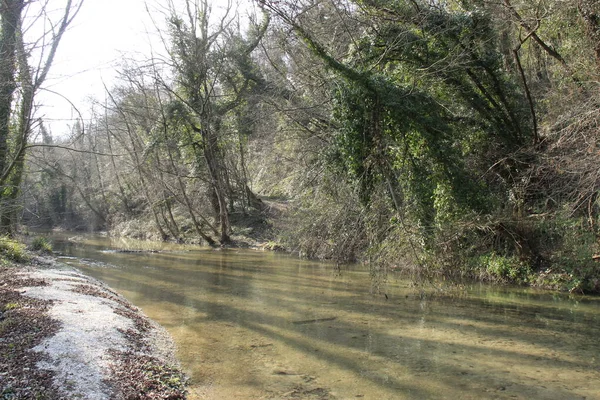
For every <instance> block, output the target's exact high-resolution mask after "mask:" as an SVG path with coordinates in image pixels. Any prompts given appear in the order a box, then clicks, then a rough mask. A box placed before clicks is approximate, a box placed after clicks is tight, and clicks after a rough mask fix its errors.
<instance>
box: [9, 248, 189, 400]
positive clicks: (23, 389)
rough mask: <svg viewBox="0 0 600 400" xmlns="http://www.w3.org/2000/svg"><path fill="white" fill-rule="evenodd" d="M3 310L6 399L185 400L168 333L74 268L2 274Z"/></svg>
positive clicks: (15, 269) (40, 265) (14, 268)
mask: <svg viewBox="0 0 600 400" xmlns="http://www.w3.org/2000/svg"><path fill="white" fill-rule="evenodd" d="M0 311H1V312H2V313H1V314H0V354H2V356H3V357H2V359H3V361H2V362H0V397H2V398H5V399H25V398H47V399H75V398H78V399H89V400H113V399H115V400H118V399H184V398H185V393H184V377H183V375H182V374H181V372H180V371H179V368H178V367H177V362H176V360H175V357H174V345H173V342H172V340H171V338H170V337H169V335H168V334H167V332H166V331H165V330H164V329H163V328H162V327H161V326H159V325H158V324H156V323H155V322H153V321H151V320H150V319H148V318H147V317H146V316H145V315H144V314H143V313H142V312H141V311H140V310H139V309H138V308H137V307H135V306H133V305H131V304H130V303H129V302H128V301H127V300H125V299H124V298H123V297H121V296H120V295H118V294H117V293H115V292H113V291H112V290H110V288H108V287H106V285H104V284H102V283H101V282H99V281H97V280H95V279H93V278H90V277H87V276H85V275H83V274H81V273H79V272H77V271H75V270H73V269H71V268H70V267H66V266H64V265H61V264H58V263H56V262H54V261H53V260H51V259H48V258H40V257H38V258H36V259H35V260H34V262H33V263H31V265H28V266H22V265H11V266H3V267H0ZM28 327H29V328H32V329H28ZM20 330H21V331H23V332H22V333H21V334H18V331H20ZM15 333H17V335H16V334H15ZM5 360H6V361H5ZM34 396H36V397H34Z"/></svg>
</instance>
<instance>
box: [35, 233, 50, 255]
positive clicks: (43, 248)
mask: <svg viewBox="0 0 600 400" xmlns="http://www.w3.org/2000/svg"><path fill="white" fill-rule="evenodd" d="M30 248H31V250H33V251H38V252H40V253H52V244H51V243H50V241H49V240H48V238H46V237H44V236H38V237H36V238H34V239H33V241H32V242H31V245H30Z"/></svg>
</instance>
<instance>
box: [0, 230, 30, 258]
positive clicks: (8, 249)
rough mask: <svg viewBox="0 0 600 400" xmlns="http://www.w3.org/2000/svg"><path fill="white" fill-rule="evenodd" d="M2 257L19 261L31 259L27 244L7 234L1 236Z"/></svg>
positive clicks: (0, 253)
mask: <svg viewBox="0 0 600 400" xmlns="http://www.w3.org/2000/svg"><path fill="white" fill-rule="evenodd" d="M0 257H1V258H4V259H7V260H9V261H14V262H18V263H23V262H26V261H28V260H29V256H28V255H27V251H26V248H25V245H24V244H23V243H20V242H18V241H16V240H14V239H11V238H9V237H7V236H0Z"/></svg>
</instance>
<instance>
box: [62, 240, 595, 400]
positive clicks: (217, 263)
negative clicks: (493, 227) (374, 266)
mask: <svg viewBox="0 0 600 400" xmlns="http://www.w3.org/2000/svg"><path fill="white" fill-rule="evenodd" d="M54 245H55V249H57V250H58V251H62V252H63V253H64V254H65V255H67V256H71V257H77V259H75V258H68V257H65V258H63V261H65V262H68V263H71V264H73V265H76V266H77V267H78V268H80V269H82V270H83V271H84V272H85V273H87V274H89V275H91V276H94V277H96V278H99V279H101V280H102V281H104V282H106V283H107V284H108V285H110V286H111V287H112V288H113V289H115V290H117V291H119V292H120V293H121V294H123V295H124V296H125V297H126V298H128V299H129V300H130V301H131V302H132V303H134V304H135V305H137V306H138V307H140V308H142V310H143V311H144V312H145V313H146V314H147V315H148V316H149V317H150V318H152V319H154V320H155V321H157V322H159V323H160V324H161V325H163V326H164V327H165V328H166V329H167V330H168V331H169V332H170V333H171V335H172V336H173V338H174V339H175V342H176V344H177V347H178V357H179V359H180V360H181V363H182V365H183V367H184V369H185V370H186V372H187V373H188V375H189V376H190V377H191V387H190V399H192V400H194V399H373V400H380V399H600V360H599V356H600V332H599V329H598V328H599V327H600V299H599V298H597V297H585V296H568V295H562V294H553V293H547V292H535V291H532V290H525V289H514V288H513V289H498V288H491V287H486V286H475V287H472V288H469V289H468V290H466V291H464V292H460V293H456V292H452V293H445V294H444V293H442V294H440V293H438V294H436V295H435V296H430V295H429V296H421V295H420V293H419V292H418V291H416V290H414V289H412V288H411V287H410V285H409V284H408V282H405V281H402V280H397V279H395V278H394V277H393V276H392V277H390V279H389V282H388V283H387V284H386V285H385V287H384V288H383V291H384V292H385V295H383V294H372V293H371V292H372V290H371V280H370V276H369V272H368V271H367V270H366V269H365V268H363V267H360V266H350V267H344V268H341V269H336V268H334V267H333V266H331V265H329V264H325V263H318V262H312V261H306V260H299V259H296V258H294V257H291V256H286V255H280V254H275V253H268V252H260V251H253V250H223V251H215V250H212V249H204V248H197V247H185V246H177V245H172V244H171V245H168V244H152V243H146V242H136V241H131V240H129V241H125V240H111V239H109V238H102V237H99V236H79V237H77V238H75V239H74V240H71V241H70V240H68V239H67V237H66V236H64V237H56V238H55V242H54ZM115 249H130V250H132V249H135V250H142V249H144V250H161V252H158V253H150V252H131V253H122V252H115V251H114V250H115ZM81 258H83V260H82V259H81Z"/></svg>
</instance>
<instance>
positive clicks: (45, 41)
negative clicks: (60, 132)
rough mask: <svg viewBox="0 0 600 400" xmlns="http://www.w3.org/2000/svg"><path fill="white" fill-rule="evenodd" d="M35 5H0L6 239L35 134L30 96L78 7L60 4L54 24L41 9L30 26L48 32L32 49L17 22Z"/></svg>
mask: <svg viewBox="0 0 600 400" xmlns="http://www.w3.org/2000/svg"><path fill="white" fill-rule="evenodd" d="M35 5H36V3H25V2H24V1H22V0H3V1H2V2H1V3H0V21H1V29H2V31H1V32H0V57H1V60H0V190H1V192H0V205H1V207H2V208H1V209H0V231H1V232H3V233H11V232H12V231H13V229H14V225H15V222H16V221H15V217H16V212H17V204H16V200H17V197H18V194H19V189H20V186H21V182H22V179H23V172H24V166H25V153H26V150H27V145H28V142H29V139H30V137H31V134H32V132H33V130H34V128H35V127H34V122H35V115H34V114H35V107H34V106H35V104H34V100H35V95H36V93H38V92H39V90H40V89H41V88H42V86H43V84H44V82H45V80H46V77H47V76H48V72H49V71H50V68H51V67H52V62H53V60H54V56H55V55H56V51H57V50H58V46H59V44H60V41H61V39H62V37H63V35H64V33H65V31H66V29H67V27H68V26H69V25H70V24H71V22H72V21H73V19H74V18H75V16H76V15H77V13H78V12H79V10H80V8H81V5H82V2H79V3H77V2H74V1H73V0H66V3H65V4H64V11H63V13H62V14H61V15H60V17H59V18H58V19H56V18H53V17H52V14H51V13H50V12H49V10H47V9H46V6H47V3H46V4H45V5H43V6H42V8H41V10H39V12H38V13H37V14H36V16H35V18H34V21H33V23H32V25H36V24H40V23H43V22H44V21H46V22H49V24H48V25H49V26H50V28H49V30H47V31H44V32H43V33H42V37H40V38H36V41H35V42H34V43H27V42H26V39H25V35H26V32H25V30H24V28H23V26H24V24H23V18H24V15H26V12H25V10H26V9H28V8H32V7H34V6H35ZM38 42H39V43H41V48H38ZM34 52H35V53H36V55H37V56H38V57H39V58H40V59H39V60H37V61H36V65H37V67H36V68H34V69H32V68H31V67H30V59H31V57H33V56H34V55H33V53H34ZM17 90H18V92H16V91H17Z"/></svg>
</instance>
